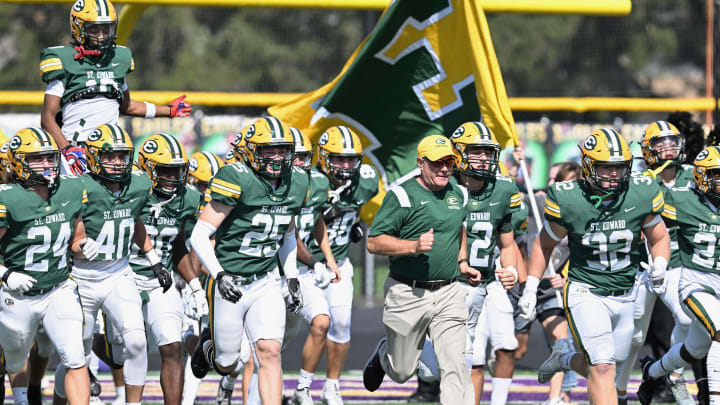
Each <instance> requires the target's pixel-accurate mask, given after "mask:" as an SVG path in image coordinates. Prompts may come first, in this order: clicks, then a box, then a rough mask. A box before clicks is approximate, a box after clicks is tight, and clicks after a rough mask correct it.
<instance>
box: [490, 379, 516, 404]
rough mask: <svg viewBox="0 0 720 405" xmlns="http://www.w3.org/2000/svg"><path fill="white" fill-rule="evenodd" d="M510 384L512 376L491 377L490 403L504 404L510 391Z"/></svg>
mask: <svg viewBox="0 0 720 405" xmlns="http://www.w3.org/2000/svg"><path fill="white" fill-rule="evenodd" d="M510 384H512V378H499V377H493V379H492V394H491V395H490V405H505V403H506V402H507V397H508V393H509V392H510Z"/></svg>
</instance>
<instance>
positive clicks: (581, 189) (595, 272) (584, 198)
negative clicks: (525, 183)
mask: <svg viewBox="0 0 720 405" xmlns="http://www.w3.org/2000/svg"><path fill="white" fill-rule="evenodd" d="M591 195H592V194H591V193H590V191H589V190H588V188H587V185H586V183H585V181H584V180H572V181H563V182H559V183H555V184H553V185H552V186H551V187H550V188H549V189H548V194H547V198H546V200H545V219H546V220H547V221H550V222H554V223H557V224H559V225H561V226H563V227H564V228H565V229H567V231H568V243H569V247H570V267H569V271H568V278H569V279H570V280H571V281H578V282H582V283H585V284H588V285H591V286H593V287H596V288H601V289H604V290H609V291H620V290H627V289H630V288H631V287H632V286H633V284H634V283H635V274H636V273H637V271H638V267H639V266H640V262H641V261H643V260H644V259H645V258H646V257H647V254H646V253H645V245H644V243H643V241H642V240H641V238H640V232H641V230H642V224H643V222H644V221H645V219H646V218H647V217H648V215H651V214H660V213H662V211H663V194H662V191H660V187H659V186H658V184H657V182H655V181H653V179H651V178H650V177H644V176H633V177H631V179H630V182H629V184H628V187H627V189H626V190H625V191H624V192H622V193H621V194H620V195H618V196H617V198H616V199H615V201H613V202H612V203H610V204H608V205H600V207H595V201H594V200H591V199H590V196H591Z"/></svg>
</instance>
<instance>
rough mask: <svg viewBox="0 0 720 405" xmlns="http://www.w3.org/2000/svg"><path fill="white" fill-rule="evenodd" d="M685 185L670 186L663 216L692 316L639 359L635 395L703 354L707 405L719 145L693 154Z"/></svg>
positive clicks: (716, 318)
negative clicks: (665, 347)
mask: <svg viewBox="0 0 720 405" xmlns="http://www.w3.org/2000/svg"><path fill="white" fill-rule="evenodd" d="M694 163H695V167H694V170H693V177H694V178H693V184H692V185H691V187H684V188H673V189H672V190H671V192H670V193H669V194H668V196H667V205H666V206H665V211H664V212H663V217H664V219H665V221H666V222H668V225H669V226H671V227H677V228H676V229H677V230H676V236H677V239H678V246H679V253H680V264H681V265H682V270H681V274H680V280H679V283H678V285H679V296H680V299H681V300H682V303H683V306H682V307H683V309H684V310H685V312H686V313H687V314H688V315H689V316H690V318H691V319H692V321H691V324H690V329H689V331H688V334H687V336H686V338H685V341H684V342H683V343H678V344H675V345H674V346H673V347H672V348H670V350H669V351H668V352H667V353H665V355H664V356H663V357H662V358H661V359H660V360H659V361H655V362H653V361H652V360H651V359H650V358H644V359H643V360H641V363H642V369H643V382H642V384H641V385H640V389H639V390H638V399H639V400H640V403H641V404H643V405H646V404H649V403H650V402H651V400H652V395H653V391H654V388H655V386H656V384H657V381H658V380H659V379H660V378H662V377H663V376H665V375H667V374H670V373H672V372H673V370H676V369H679V368H682V367H685V366H687V365H688V364H689V363H692V362H694V361H696V360H698V359H701V358H703V357H704V356H705V355H707V373H708V385H709V389H710V402H709V403H710V404H718V403H720V370H718V364H720V332H718V326H717V325H720V277H718V274H719V273H720V270H718V268H720V265H718V263H719V262H720V249H717V248H716V247H717V246H716V245H717V241H718V240H720V220H719V218H720V216H719V215H718V207H719V206H720V147H717V146H709V147H707V148H705V149H703V150H702V151H701V152H700V153H699V154H698V155H697V157H696V158H695V162H694ZM681 207H682V208H681Z"/></svg>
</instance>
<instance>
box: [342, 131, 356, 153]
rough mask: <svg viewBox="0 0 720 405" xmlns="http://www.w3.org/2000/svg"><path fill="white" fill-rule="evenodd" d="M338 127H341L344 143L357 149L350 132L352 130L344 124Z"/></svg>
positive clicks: (349, 147) (350, 147)
mask: <svg viewBox="0 0 720 405" xmlns="http://www.w3.org/2000/svg"><path fill="white" fill-rule="evenodd" d="M338 128H339V129H340V133H341V134H342V136H343V143H344V144H345V147H346V148H348V149H352V150H355V145H353V139H352V135H351V134H350V130H349V129H348V128H347V127H346V126H343V125H340V126H339V127H338Z"/></svg>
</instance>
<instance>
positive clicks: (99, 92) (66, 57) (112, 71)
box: [40, 46, 135, 107]
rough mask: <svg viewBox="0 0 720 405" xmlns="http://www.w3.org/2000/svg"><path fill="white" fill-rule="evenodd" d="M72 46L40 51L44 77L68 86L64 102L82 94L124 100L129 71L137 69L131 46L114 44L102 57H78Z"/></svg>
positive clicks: (80, 96) (43, 79)
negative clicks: (76, 57) (124, 89)
mask: <svg viewBox="0 0 720 405" xmlns="http://www.w3.org/2000/svg"><path fill="white" fill-rule="evenodd" d="M76 54H77V51H75V49H74V48H73V47H72V46H53V47H50V48H45V49H43V50H42V52H41V53H40V73H41V75H42V81H43V82H45V83H51V82H54V81H56V80H60V81H61V82H62V83H63V85H64V86H65V92H64V93H63V96H62V99H61V103H60V106H61V107H62V106H64V105H65V104H67V103H70V102H73V101H76V100H79V99H81V98H93V97H107V98H111V99H117V100H118V101H119V102H120V103H121V104H122V97H123V88H124V87H125V75H126V74H128V73H130V72H132V71H133V70H134V69H135V62H134V60H133V57H132V52H131V51H130V49H128V48H126V47H124V46H114V47H112V48H110V49H109V50H108V51H106V52H105V53H104V54H103V55H101V56H100V57H91V56H86V57H84V58H82V59H80V60H78V59H75V55H76Z"/></svg>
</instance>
